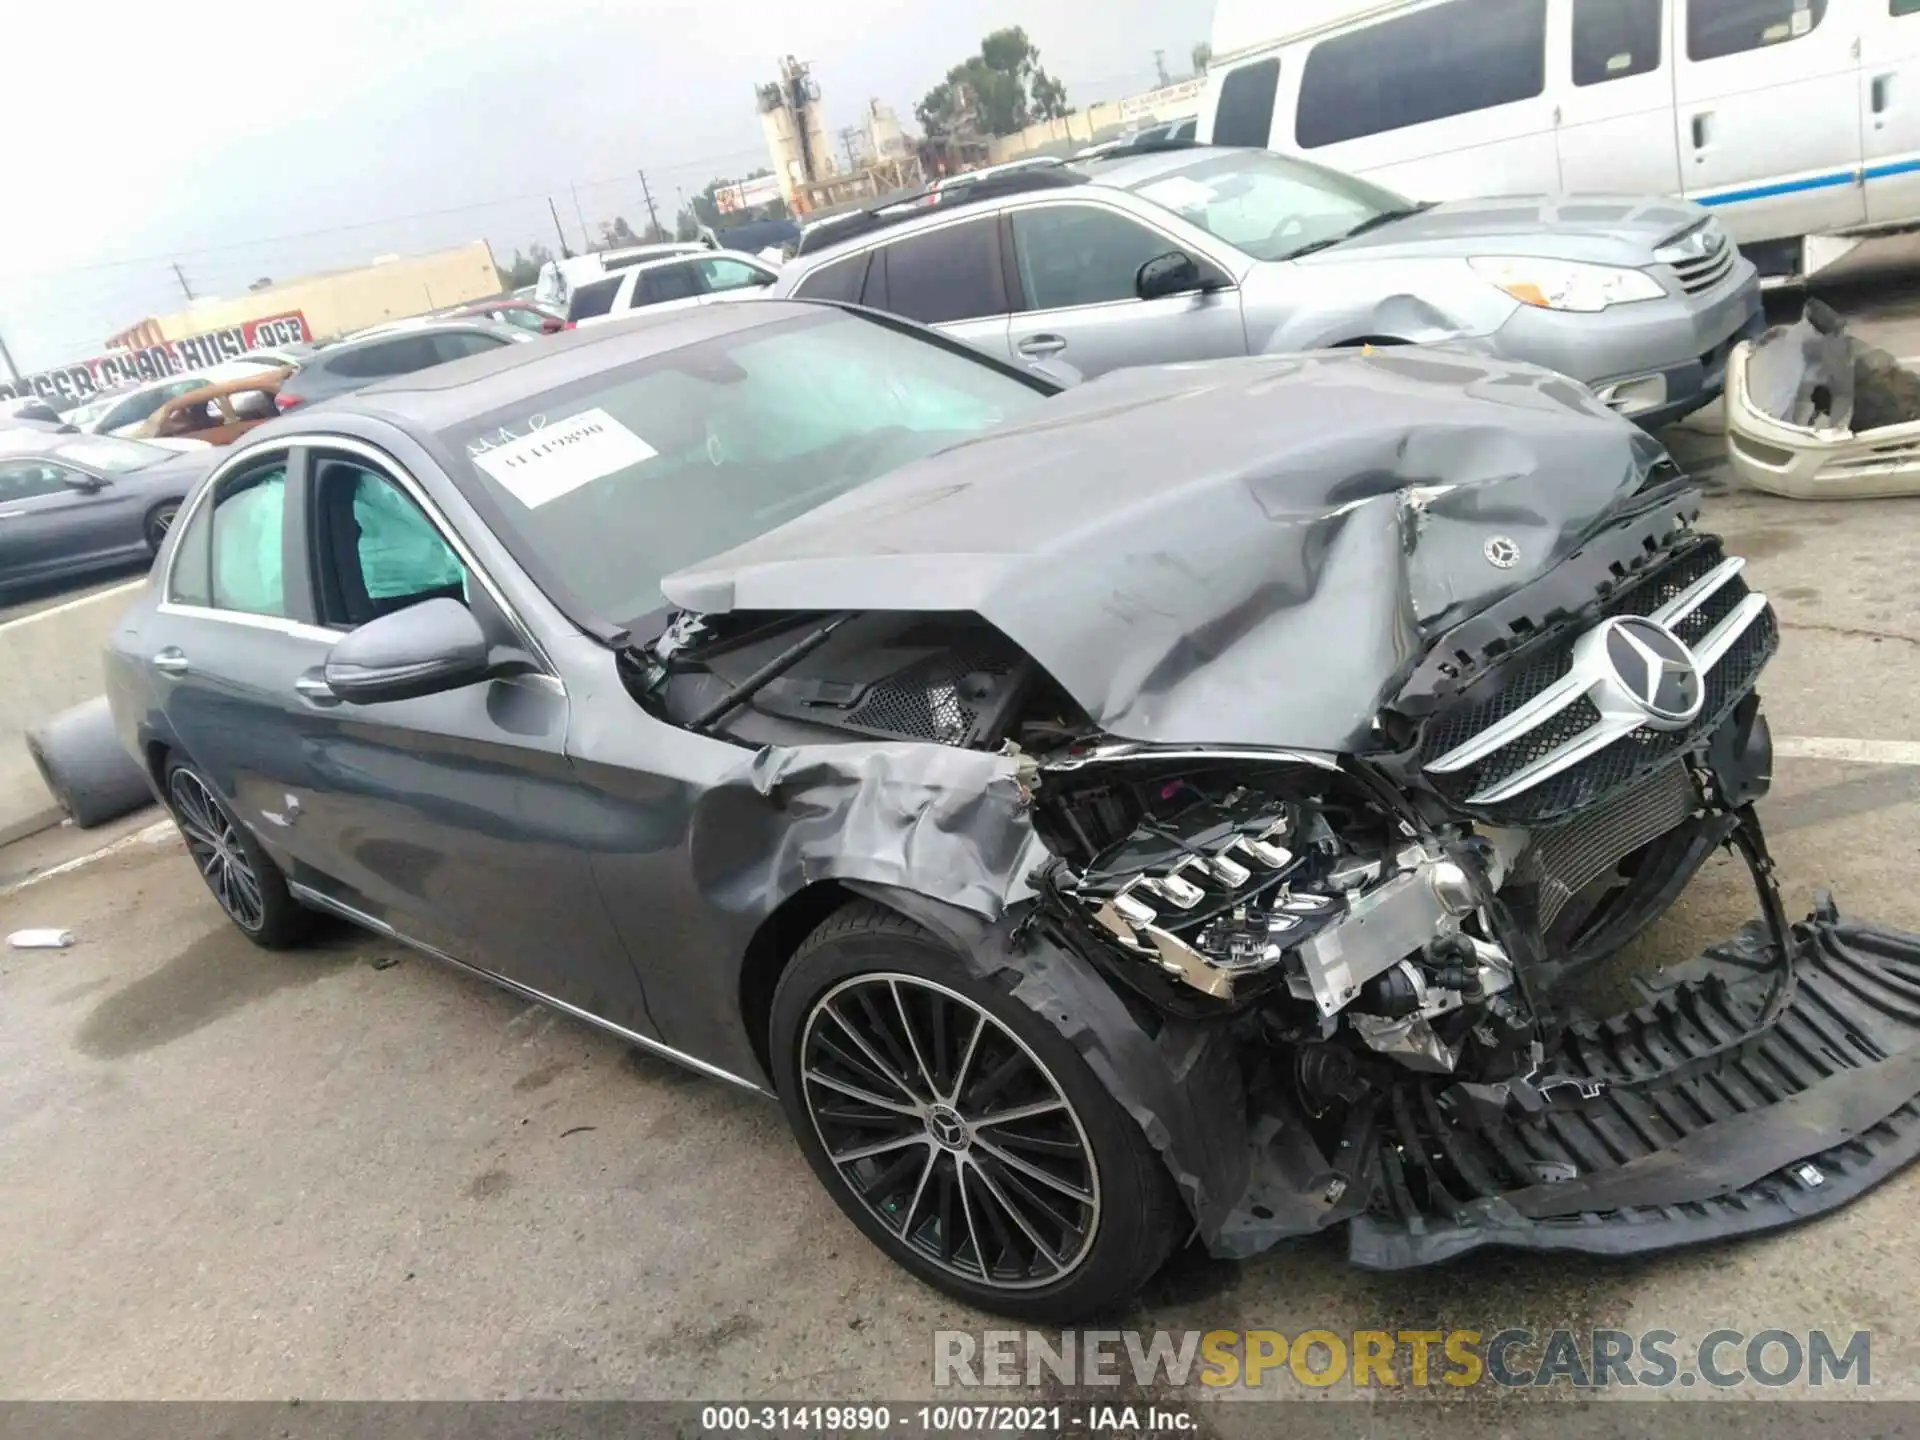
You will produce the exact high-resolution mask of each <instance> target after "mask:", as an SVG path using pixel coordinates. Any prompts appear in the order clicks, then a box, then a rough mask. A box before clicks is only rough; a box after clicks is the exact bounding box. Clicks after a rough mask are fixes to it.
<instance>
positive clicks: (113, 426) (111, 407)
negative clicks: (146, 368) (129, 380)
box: [67, 353, 283, 435]
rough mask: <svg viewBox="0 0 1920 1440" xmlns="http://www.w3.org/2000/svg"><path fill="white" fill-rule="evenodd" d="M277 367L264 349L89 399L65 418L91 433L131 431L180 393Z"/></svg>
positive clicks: (121, 433) (128, 432) (244, 377)
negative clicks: (269, 361)
mask: <svg viewBox="0 0 1920 1440" xmlns="http://www.w3.org/2000/svg"><path fill="white" fill-rule="evenodd" d="M280 368H283V367H280V366H277V365H273V364H270V363H268V361H267V360H266V358H265V355H264V353H263V354H262V356H261V357H260V358H257V359H256V358H253V357H252V356H251V355H250V356H249V357H248V358H246V359H241V360H228V361H226V362H224V363H222V364H219V365H209V366H207V367H206V368H205V369H201V370H186V371H182V372H181V373H180V374H178V375H169V376H167V377H166V378H165V379H163V380H153V381H150V382H148V383H147V384H144V385H135V386H132V387H129V388H126V389H122V390H117V391H115V392H113V393H112V394H110V395H102V396H100V397H99V398H98V399H94V400H89V401H88V402H87V403H86V404H84V405H81V406H79V407H78V408H77V409H74V410H70V411H68V412H67V420H68V422H69V423H70V424H72V425H73V427H74V428H75V429H77V430H84V431H86V432H87V433H88V434H90V435H131V434H133V433H134V432H135V431H136V430H138V429H139V428H140V427H141V426H142V425H144V424H145V423H146V422H147V421H148V420H149V419H151V418H152V417H153V412H154V411H156V410H158V409H159V408H160V407H161V406H162V405H164V404H166V403H167V402H168V401H169V400H177V399H179V398H180V397H181V396H182V395H191V394H192V393H193V392H194V391H196V390H204V389H206V388H207V387H208V386H209V385H219V384H222V383H224V382H225V381H228V380H250V379H258V378H259V377H261V376H262V375H266V374H270V373H272V372H273V371H275V370H277V369H280Z"/></svg>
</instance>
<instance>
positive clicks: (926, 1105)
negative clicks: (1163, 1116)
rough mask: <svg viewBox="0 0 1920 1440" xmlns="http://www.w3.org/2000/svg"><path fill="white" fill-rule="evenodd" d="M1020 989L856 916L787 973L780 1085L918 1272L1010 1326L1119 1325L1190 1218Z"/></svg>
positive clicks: (1120, 1113) (843, 913)
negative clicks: (1109, 1319) (1113, 1321)
mask: <svg viewBox="0 0 1920 1440" xmlns="http://www.w3.org/2000/svg"><path fill="white" fill-rule="evenodd" d="M1016 980H1017V977H1016V976H1015V975H1013V974H1012V973H1010V972H997V973H987V972H983V971H982V970H980V969H979V968H978V966H977V964H976V962H975V961H973V960H972V959H970V958H968V957H965V956H962V955H961V954H959V953H957V952H956V951H955V949H954V948H953V946H952V945H951V944H950V943H949V942H948V941H947V940H946V939H944V938H942V937H941V936H939V935H936V934H935V933H934V932H932V931H930V930H928V929H926V928H925V927H923V926H921V925H919V924H916V923H915V922H914V921H912V920H909V919H907V918H906V917H905V916H904V915H901V914H899V913H898V912H897V911H894V910H892V909H889V908H888V907H886V906H884V905H881V904H878V903H876V902H874V901H869V900H860V901H856V902H854V903H852V904H850V905H847V906H846V907H845V908H843V909H841V910H838V911H836V912H835V913H834V914H833V915H831V916H829V917H828V918H827V919H826V920H825V921H823V922H822V923H821V924H820V925H819V927H818V928H816V929H815V930H814V932H813V933H812V934H811V935H810V936H808V937H807V940H806V942H805V943H804V944H802V945H801V947H800V949H799V950H798V951H797V952H796V953H795V954H794V957H793V959H792V960H791V961H790V962H789V963H788V965H787V967H786V969H785V970H783V971H782V972H781V975H780V983H779V985H778V986H777V987H776V989H775V991H774V996H773V1009H772V1014H771V1016H770V1017H769V1025H768V1030H767V1041H768V1058H769V1060H770V1062H771V1067H772V1074H773V1080H774V1085H775V1088H776V1089H777V1090H778V1091H779V1093H780V1103H781V1105H782V1106H783V1107H784V1108H785V1110H786V1112H787V1123H788V1125H789V1126H790V1127H791V1128H792V1130H793V1133H794V1138H795V1139H796V1140H797V1141H798V1142H799V1144H800V1149H801V1151H802V1152H803V1153H804V1154H805V1155H806V1157H807V1163H808V1164H809V1165H810V1166H812V1168H813V1172H814V1174H815V1175H816V1176H818V1177H819V1180H820V1183H821V1184H822V1185H823V1186H825V1187H826V1190H827V1193H828V1194H829V1195H830V1196H832V1197H833V1200H834V1203H835V1204H837V1205H838V1206H839V1207H840V1209H841V1211H842V1212H843V1213H844V1214H845V1215H846V1216H847V1218H848V1219H849V1220H851V1221H852V1222H853V1223H854V1224H855V1225H856V1226H857V1227H859V1229H860V1230H861V1232H862V1233H864V1234H865V1235H866V1237H867V1238H868V1239H869V1240H871V1241H873V1243H874V1244H875V1245H877V1246H878V1247H879V1248H880V1249H881V1250H882V1251H884V1252H885V1253H886V1254H887V1255H888V1256H889V1257H890V1258H892V1259H893V1260H894V1261H895V1262H896V1263H898V1264H899V1265H900V1266H902V1267H903V1268H904V1269H906V1270H908V1271H910V1272H911V1273H912V1274H914V1275H916V1276H918V1277H919V1278H920V1279H922V1280H924V1281H926V1282H927V1283H928V1284H930V1285H933V1286H935V1287H937V1288H939V1289H941V1290H944V1291H946V1292H947V1293H948V1294H950V1295H954V1296H957V1297H958V1298H960V1299H961V1300H964V1301H966V1302H967V1303H968V1304H971V1305H977V1306H979V1307H980V1308H982V1309H984V1310H988V1311H991V1312H993V1313H995V1314H1000V1315H1006V1316H1009V1317H1014V1318H1019V1319H1024V1320H1033V1321H1040V1322H1046V1323H1062V1324H1067V1323H1072V1322H1074V1321H1078V1320H1084V1319H1086V1318H1088V1317H1089V1316H1095V1315H1105V1314H1113V1313H1117V1311H1118V1310H1119V1308H1120V1307H1122V1306H1124V1305H1125V1304H1126V1303H1127V1302H1128V1301H1130V1300H1131V1298H1132V1297H1133V1296H1134V1295H1135V1294H1137V1293H1138V1291H1139V1290H1140V1288H1141V1286H1143V1285H1144V1284H1145V1283H1146V1282H1147V1281H1148V1280H1149V1279H1151V1278H1152V1276H1153V1274H1154V1272H1156V1271H1157V1270H1158V1269H1159V1268H1160V1266H1161V1264H1162V1263H1163V1262H1164V1261H1165V1260H1166V1258H1167V1256H1168V1255H1169V1254H1170V1253H1171V1252H1172V1250H1173V1247H1174V1246H1175V1245H1176V1244H1178V1243H1179V1240H1180V1237H1181V1236H1182V1235H1183V1234H1184V1233H1186V1232H1188V1231H1189V1230H1191V1228H1192V1219H1191V1217H1190V1215H1189V1214H1188V1213H1187V1210H1186V1207H1185V1205H1184V1204H1183V1203H1182V1202H1181V1199H1180V1194H1179V1191H1178V1190H1177V1189H1176V1188H1175V1187H1174V1184H1173V1179H1172V1177H1171V1175H1170V1174H1169V1173H1168V1171H1167V1167H1166V1165H1165V1163H1164V1162H1163V1161H1162V1160H1161V1158H1160V1156H1159V1155H1158V1154H1156V1153H1155V1151H1154V1149H1153V1146H1152V1145H1151V1144H1150V1143H1149V1142H1148V1140H1147V1137H1146V1134H1145V1132H1144V1131H1143V1130H1142V1129H1141V1127H1140V1125H1139V1122H1138V1121H1136V1120H1135V1119H1134V1117H1133V1116H1132V1115H1131V1114H1129V1113H1128V1112H1127V1110H1126V1109H1125V1107H1124V1106H1122V1104H1121V1103H1120V1101H1119V1100H1117V1099H1116V1098H1115V1097H1114V1095H1113V1092H1112V1091H1110V1090H1109V1089H1108V1088H1107V1086H1106V1085H1105V1083H1104V1082H1103V1081H1102V1080H1101V1079H1100V1077H1099V1076H1098V1075H1097V1074H1096V1073H1095V1072H1094V1069H1093V1067H1092V1066H1091V1065H1090V1064H1088V1062H1087V1058H1086V1057H1085V1056H1084V1055H1082V1054H1081V1053H1080V1051H1079V1050H1078V1049H1076V1048H1075V1046H1074V1045H1073V1044H1072V1043H1071V1042H1069V1041H1068V1040H1067V1038H1066V1037H1065V1036H1063V1035H1062V1034H1061V1033H1060V1031H1059V1029H1058V1028H1056V1026H1055V1023H1054V1021H1053V1020H1052V1019H1051V1018H1050V1017H1049V1016H1047V1015H1044V1014H1042V1013H1040V1012H1038V1011H1036V1010H1035V1009H1033V1008H1032V1007H1031V1006H1030V1005H1029V1004H1027V1003H1026V1001H1025V1000H1023V999H1021V998H1019V997H1018V996H1017V995H1016V994H1014V993H1012V992H1013V991H1014V989H1015V988H1016V985H1015V981H1016ZM1088 983H1091V984H1099V983H1103V982H1101V981H1099V980H1098V979H1097V978H1094V977H1089V982H1088Z"/></svg>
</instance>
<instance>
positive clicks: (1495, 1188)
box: [1349, 896, 1920, 1270]
mask: <svg viewBox="0 0 1920 1440" xmlns="http://www.w3.org/2000/svg"><path fill="white" fill-rule="evenodd" d="M1765 936H1766V932H1765V928H1764V927H1763V926H1761V925H1759V924H1758V923H1756V924H1754V925H1751V926H1749V927H1748V928H1747V929H1746V930H1745V931H1743V932H1742V933H1741V934H1740V935H1739V936H1738V937H1736V938H1735V939H1734V940H1732V941H1729V942H1727V943H1725V944H1721V945H1717V946H1715V947H1713V948H1712V949H1711V950H1709V951H1707V952H1706V953H1705V954H1703V955H1701V956H1699V957H1698V958H1696V959H1695V960H1693V961H1691V962H1689V963H1687V964H1686V965H1683V966H1680V967H1678V968H1674V969H1669V970H1668V971H1666V972H1665V973H1664V974H1663V975H1662V976H1661V977H1660V979H1659V981H1658V982H1657V983H1653V984H1648V983H1644V982H1643V985H1642V988H1643V991H1644V992H1645V994H1646V996H1647V1003H1646V1004H1644V1005H1642V1006H1641V1007H1640V1008H1638V1009H1636V1010H1633V1011H1631V1012H1628V1013H1625V1014H1620V1015H1615V1016H1612V1017H1610V1018H1608V1019H1606V1020H1604V1021H1599V1022H1588V1023H1582V1024H1576V1025H1573V1026H1570V1027H1569V1028H1568V1029H1567V1030H1566V1031H1565V1032H1564V1033H1563V1035H1562V1038H1561V1044H1560V1048H1559V1051H1558V1053H1557V1054H1556V1055H1553V1056H1550V1057H1549V1058H1548V1062H1547V1067H1546V1068H1547V1069H1548V1070H1551V1071H1554V1072H1557V1073H1559V1074H1562V1075H1567V1076H1574V1077H1588V1078H1593V1079H1598V1080H1604V1081H1607V1082H1609V1088H1608V1089H1607V1090H1606V1091H1605V1092H1604V1093H1603V1094H1601V1095H1599V1096H1597V1097H1595V1098H1591V1099H1572V1098H1568V1095H1569V1092H1566V1091H1562V1092H1559V1093H1558V1095H1557V1096H1556V1100H1555V1103H1553V1104H1552V1105H1551V1106H1549V1107H1548V1108H1547V1110H1546V1111H1545V1112H1543V1113H1541V1114H1538V1115H1534V1116H1529V1117H1525V1118H1520V1119H1515V1118H1513V1117H1512V1116H1511V1115H1505V1116H1501V1117H1500V1118H1497V1119H1493V1120H1491V1121H1489V1120H1486V1119H1484V1118H1482V1117H1480V1116H1478V1115H1476V1114H1475V1113H1474V1112H1473V1111H1472V1110H1470V1109H1468V1108H1467V1107H1457V1106H1450V1105H1449V1104H1448V1103H1447V1100H1446V1098H1444V1092H1445V1090H1446V1082H1445V1080H1444V1079H1441V1080H1433V1079H1425V1078H1422V1079H1412V1078H1410V1079H1408V1080H1407V1081H1404V1082H1402V1083H1401V1084H1400V1085H1398V1086H1397V1087H1396V1088H1395V1090H1394V1091H1393V1092H1392V1093H1391V1095H1390V1096H1389V1097H1388V1098H1387V1101H1386V1104H1385V1105H1384V1107H1383V1113H1382V1115H1381V1116H1380V1120H1381V1124H1380V1129H1379V1131H1378V1136H1377V1143H1376V1144H1375V1146H1374V1149H1373V1153H1372V1156H1371V1166H1370V1171H1371V1174H1370V1179H1371V1182H1372V1183H1371V1186H1370V1189H1369V1194H1370V1203H1369V1204H1368V1206H1367V1208H1366V1210H1365V1212H1364V1213H1362V1214H1360V1215H1358V1216H1356V1217H1355V1219H1354V1222H1353V1225H1352V1227H1351V1229H1350V1231H1349V1236H1350V1239H1349V1257H1350V1258H1351V1259H1352V1260H1353V1262H1354V1263H1355V1264H1357V1265H1360V1266H1362V1267H1364V1268H1367V1269H1375V1270H1394V1269H1402V1268H1408V1267H1412V1266H1416V1265H1426V1264H1431V1263H1434V1262H1436V1261H1441V1260H1447V1259H1451V1258H1452V1257H1454V1256H1457V1255H1461V1254H1464V1253H1466V1252H1467V1251H1470V1250H1474V1249H1478V1248H1479V1247H1481V1246H1485V1245H1503V1246H1512V1247H1517V1248H1523V1249H1531V1250H1572V1251H1583V1252H1587V1253H1592V1254H1610V1255H1620V1254H1630V1253H1638V1252H1642V1251H1651V1250H1659V1249H1666V1248H1670V1247H1673V1246H1678V1245H1687V1244H1693V1243H1696V1242H1699V1241H1703V1240H1716V1239H1721V1238H1725V1237H1727V1236H1732V1235H1743V1234H1752V1233H1756V1232H1759V1231H1765V1230H1771V1229H1776V1228H1778V1227H1780V1226H1783V1225H1790V1224H1793V1223H1794V1222H1796V1221H1799V1220H1804V1219H1807V1218H1809V1217H1810V1216H1814V1215H1819V1214H1823V1213H1825V1212H1827V1211H1830V1210H1834V1209H1837V1208H1838V1207H1840V1206H1842V1205H1844V1204H1846V1203H1848V1202H1849V1201H1851V1200H1854V1199H1856V1198H1858V1197H1859V1196H1860V1195H1861V1194H1863V1193H1865V1192H1866V1191H1867V1190H1868V1189H1870V1188H1871V1187H1872V1186H1874V1185H1876V1184H1878V1183H1879V1182H1880V1181H1882V1180H1884V1179H1886V1178H1887V1177H1888V1176H1890V1175H1891V1174H1893V1173H1894V1172H1895V1171H1896V1170H1898V1169H1900V1168H1901V1167H1902V1166H1904V1165H1905V1164H1907V1163H1908V1162H1909V1161H1911V1160H1912V1159H1914V1158H1915V1157H1916V1155H1920V936H1916V935H1909V934H1905V933H1903V932H1900V931H1895V930H1888V929H1884V928H1882V927H1880V926H1877V925H1872V924H1868V923H1863V922H1859V921H1851V920H1844V919H1842V918H1841V917H1840V915H1839V913H1838V912H1837V911H1836V910H1835V908H1834V906H1833V902H1832V900H1831V898H1829V897H1825V896H1823V897H1822V898H1821V901H1820V904H1819V905H1818V907H1817V908H1816V909H1815V911H1814V913H1813V915H1812V916H1810V917H1809V918H1808V919H1807V920H1806V921H1804V922H1803V923H1801V924H1799V925H1796V926H1795V927H1794V929H1793V939H1794V943H1795V946H1796V951H1797V953H1796V960H1795V989H1794V992H1793V996H1792V999H1791V1001H1790V1002H1789V1004H1788V1005H1787V1007H1786V1009H1785V1010H1784V1011H1783V1012H1782V1014H1781V1015H1780V1018H1779V1020H1778V1022H1777V1023H1776V1024H1775V1025H1773V1026H1772V1027H1771V1028H1770V1029H1768V1030H1766V1031H1765V1032H1764V1033H1762V1034H1760V1035H1759V1036H1757V1037H1755V1038H1754V1039H1752V1040H1750V1041H1748V1042H1747V1043H1746V1044H1744V1045H1742V1046H1741V1047H1740V1048H1739V1049H1738V1050H1737V1051H1736V1052H1734V1053H1733V1054H1732V1055H1730V1056H1729V1057H1728V1058H1727V1059H1726V1060H1725V1061H1724V1062H1723V1063H1720V1064H1718V1065H1715V1066H1713V1067H1712V1068H1710V1069H1708V1070H1707V1071H1706V1072H1705V1073H1703V1074H1698V1075H1693V1076H1691V1077H1690V1078H1684V1079H1681V1080H1679V1081H1677V1082H1675V1081H1666V1080H1661V1079H1657V1078H1653V1077H1658V1076H1659V1075H1660V1074H1661V1072H1663V1071H1670V1070H1673V1069H1675V1068H1676V1067H1678V1066H1681V1065H1683V1064H1684V1063H1685V1062H1686V1061H1687V1060H1688V1059H1689V1058H1691V1057H1693V1056H1697V1055H1700V1054H1702V1053H1703V1052H1705V1051H1708V1050H1711V1049H1714V1048H1716V1047H1718V1046H1721V1045H1724V1044H1725V1043H1726V1042H1727V1041H1728V1040H1730V1039H1732V1038H1733V1037H1734V1036H1736V1035H1738V1034H1739V1033H1740V1032H1741V1031H1742V1030H1744V1029H1746V1028H1748V1027H1749V1026H1751V1025H1752V1024H1753V1023H1754V1021H1755V1019H1756V1018H1757V1017H1758V1015H1759V1013H1760V1010H1761V1007H1762V1005H1763V1004H1764V1003H1765V1000H1766V996H1767V993H1768V990H1769V987H1770V986H1771V984H1772V979H1773V974H1774V966H1773V965H1772V963H1771V961H1770V959H1769V957H1768V955H1767V945H1766V938H1765ZM1637 1082H1642V1083H1637ZM1644 1082H1650V1083H1644Z"/></svg>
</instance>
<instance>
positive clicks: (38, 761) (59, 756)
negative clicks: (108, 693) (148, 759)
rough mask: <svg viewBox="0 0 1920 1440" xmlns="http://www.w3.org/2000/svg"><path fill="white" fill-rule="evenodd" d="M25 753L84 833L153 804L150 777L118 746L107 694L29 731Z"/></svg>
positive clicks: (60, 714) (64, 711) (118, 741)
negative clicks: (148, 779)
mask: <svg viewBox="0 0 1920 1440" xmlns="http://www.w3.org/2000/svg"><path fill="white" fill-rule="evenodd" d="M27 753H28V754H29V755H31V756H32V757H33V763H34V765H35V766H36V767H37V768H38V769H39V771H40V778H41V780H43V781H44V782H46V787H47V789H48V790H49V791H50V792H52V795H53V798H54V799H55V800H56V801H57V802H59V805H60V808H61V809H62V810H64V811H66V813H67V815H68V816H69V817H70V818H71V819H72V821H73V823H74V824H75V825H78V826H79V827H80V828H81V829H82V830H87V829H91V828H92V827H93V826H95V825H104V824H106V822H107V821H109V820H115V819H118V818H119V817H120V816H122V815H125V814H128V813H130V812H131V811H134V810H138V809H140V808H141V807H142V806H143V805H151V804H152V803H153V787H152V786H151V785H150V784H148V783H147V772H146V771H145V770H144V769H143V768H142V767H141V765H140V762H139V761H138V760H135V759H134V758H133V756H131V755H129V754H128V753H127V749H126V747H125V746H124V745H122V744H121V743H120V735H119V732H118V731H117V730H115V729H114V725H113V712H112V711H111V710H109V709H108V708H107V701H106V697H105V696H104V695H103V696H101V697H100V698H99V699H96V700H88V701H85V702H84V703H82V704H79V705H75V706H74V707H73V708H72V709H70V710H63V711H61V712H60V713H59V714H58V715H56V716H54V717H53V719H51V720H49V721H47V723H46V724H44V725H41V726H38V727H36V728H35V729H32V730H29V731H28V732H27Z"/></svg>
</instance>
